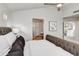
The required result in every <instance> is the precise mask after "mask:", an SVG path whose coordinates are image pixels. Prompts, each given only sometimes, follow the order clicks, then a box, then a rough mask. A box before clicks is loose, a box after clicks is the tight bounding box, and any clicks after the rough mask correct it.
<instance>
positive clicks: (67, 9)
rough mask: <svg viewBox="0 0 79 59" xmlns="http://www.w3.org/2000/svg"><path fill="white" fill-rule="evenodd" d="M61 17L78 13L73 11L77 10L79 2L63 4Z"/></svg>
mask: <svg viewBox="0 0 79 59" xmlns="http://www.w3.org/2000/svg"><path fill="white" fill-rule="evenodd" d="M63 10H64V12H63V17H70V16H74V15H77V14H79V12H77V13H74V11H76V10H79V3H67V4H65V5H64V6H63Z"/></svg>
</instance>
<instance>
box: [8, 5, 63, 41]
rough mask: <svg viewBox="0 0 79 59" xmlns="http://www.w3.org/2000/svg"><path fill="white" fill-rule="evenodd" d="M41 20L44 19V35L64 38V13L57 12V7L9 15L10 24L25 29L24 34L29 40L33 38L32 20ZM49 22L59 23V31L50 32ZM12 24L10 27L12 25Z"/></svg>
mask: <svg viewBox="0 0 79 59" xmlns="http://www.w3.org/2000/svg"><path fill="white" fill-rule="evenodd" d="M33 18H41V19H44V34H45V35H46V34H50V35H53V36H57V37H60V38H62V36H63V33H62V32H63V28H62V26H63V25H62V22H63V20H62V13H61V12H58V11H57V8H56V7H54V6H53V7H47V8H39V9H32V10H23V11H16V12H13V13H12V15H9V20H8V23H9V24H10V23H11V24H13V25H19V26H20V27H23V28H24V32H25V33H26V36H27V38H28V39H29V40H31V38H32V19H33ZM49 21H57V30H56V31H54V32H53V31H49V23H48V22H49ZM11 24H10V25H11Z"/></svg>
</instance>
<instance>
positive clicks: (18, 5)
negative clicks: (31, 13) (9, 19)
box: [3, 3, 56, 11]
mask: <svg viewBox="0 0 79 59" xmlns="http://www.w3.org/2000/svg"><path fill="white" fill-rule="evenodd" d="M3 4H4V5H5V6H6V7H7V8H8V9H10V10H11V11H17V10H28V9H35V8H42V7H48V6H55V5H56V4H55V3H52V5H44V3H3Z"/></svg>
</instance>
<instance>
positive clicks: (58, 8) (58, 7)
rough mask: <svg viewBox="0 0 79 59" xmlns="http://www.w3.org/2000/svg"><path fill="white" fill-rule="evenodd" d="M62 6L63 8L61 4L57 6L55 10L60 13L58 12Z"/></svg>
mask: <svg viewBox="0 0 79 59" xmlns="http://www.w3.org/2000/svg"><path fill="white" fill-rule="evenodd" d="M62 6H63V4H62V3H59V4H57V10H58V11H60V10H61V8H62Z"/></svg>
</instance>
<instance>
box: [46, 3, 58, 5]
mask: <svg viewBox="0 0 79 59" xmlns="http://www.w3.org/2000/svg"><path fill="white" fill-rule="evenodd" d="M57 4H58V3H44V5H57Z"/></svg>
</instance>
